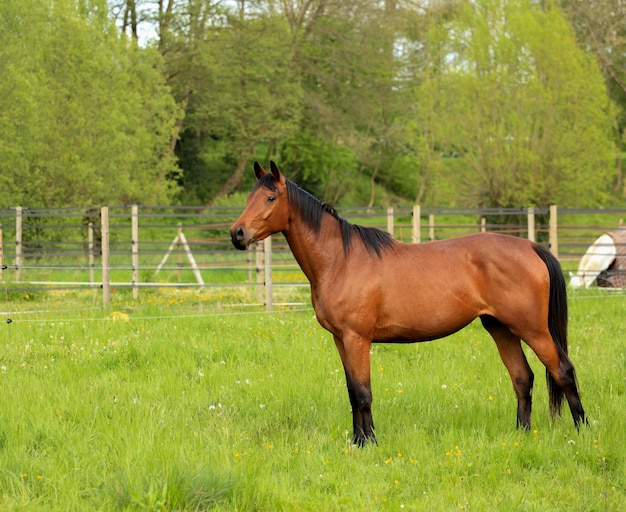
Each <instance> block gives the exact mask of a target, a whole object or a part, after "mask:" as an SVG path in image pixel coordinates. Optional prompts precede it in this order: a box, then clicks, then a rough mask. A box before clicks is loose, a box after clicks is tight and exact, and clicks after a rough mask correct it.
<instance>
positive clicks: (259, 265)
mask: <svg viewBox="0 0 626 512" xmlns="http://www.w3.org/2000/svg"><path fill="white" fill-rule="evenodd" d="M255 245H256V254H255V263H256V284H257V287H256V300H257V302H262V301H263V289H262V285H263V282H264V279H263V273H262V270H263V247H262V246H261V244H260V243H258V242H257V243H256V244H255Z"/></svg>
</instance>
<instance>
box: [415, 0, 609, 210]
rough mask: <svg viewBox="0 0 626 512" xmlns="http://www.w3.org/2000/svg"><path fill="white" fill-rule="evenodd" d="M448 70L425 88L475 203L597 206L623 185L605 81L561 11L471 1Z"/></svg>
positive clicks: (423, 99) (446, 57) (444, 61)
mask: <svg viewBox="0 0 626 512" xmlns="http://www.w3.org/2000/svg"><path fill="white" fill-rule="evenodd" d="M440 51H441V52H442V54H440V58H439V59H438V62H439V69H437V70H436V73H434V74H433V76H432V78H431V79H429V80H428V81H426V82H424V83H423V84H421V85H420V87H418V89H417V90H416V95H417V96H416V97H417V99H418V101H419V102H420V104H422V105H423V104H425V103H430V105H431V107H430V108H432V109H433V110H434V111H436V112H437V113H438V116H437V117H430V119H429V120H430V122H431V123H432V132H433V133H435V134H436V139H437V140H438V149H439V151H440V153H441V154H442V155H449V154H451V153H453V152H454V153H456V154H458V155H460V156H461V158H459V159H457V162H458V163H456V164H455V166H456V169H457V171H458V172H459V175H460V176H459V177H458V180H459V184H460V186H461V188H460V189H461V190H463V191H464V193H465V201H466V202H467V203H468V204H473V205H475V204H478V205H480V206H485V207H487V206H489V207H492V206H497V207H511V206H519V205H536V206H547V205H548V204H551V203H558V204H560V205H564V206H593V205H598V204H602V203H603V202H604V201H605V200H606V193H605V190H606V189H607V186H608V184H609V183H610V181H611V180H612V178H613V169H612V166H611V164H610V161H611V159H612V157H613V156H614V154H615V146H614V144H613V143H612V137H611V129H612V112H611V102H610V100H609V98H608V96H607V94H606V89H605V87H604V84H603V82H602V78H601V74H600V72H599V69H598V67H597V65H596V63H595V61H594V60H593V59H592V58H590V56H589V55H587V54H585V53H584V52H583V51H581V50H580V49H579V48H578V47H577V45H576V41H575V38H574V35H573V33H572V30H571V28H570V27H569V25H568V23H567V22H566V21H565V20H564V18H563V16H562V14H561V13H560V11H559V10H558V9H556V8H554V7H553V6H551V5H548V6H547V7H545V8H542V7H541V6H539V5H537V4H529V3H528V2H525V1H522V0H478V1H474V2H471V3H470V2H468V3H467V4H465V6H464V8H463V9H462V10H461V11H460V16H459V17H456V18H455V19H454V20H452V21H450V22H449V24H448V26H447V37H446V41H445V44H443V45H440Z"/></svg>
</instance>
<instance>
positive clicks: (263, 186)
mask: <svg viewBox="0 0 626 512" xmlns="http://www.w3.org/2000/svg"><path fill="white" fill-rule="evenodd" d="M270 171H271V172H269V173H266V172H265V169H263V167H261V165H260V164H259V162H255V163H254V173H255V174H256V177H257V183H256V185H255V186H254V188H253V189H252V192H251V193H250V195H249V196H248V204H247V206H246V209H245V210H244V211H243V213H242V214H241V216H240V217H239V218H238V219H237V221H236V222H235V223H234V224H233V225H232V227H231V228H230V239H231V241H232V242H233V245H234V246H235V247H236V248H237V249H242V250H243V249H246V248H247V247H248V246H249V245H250V244H251V243H253V242H258V241H259V240H263V239H264V238H267V237H268V236H270V235H271V234H273V233H278V232H279V231H283V230H284V229H285V228H286V227H287V221H288V220H289V204H288V202H289V200H288V197H287V182H286V180H285V177H284V176H283V174H282V173H281V172H280V170H279V169H278V167H277V166H276V164H275V163H274V162H270Z"/></svg>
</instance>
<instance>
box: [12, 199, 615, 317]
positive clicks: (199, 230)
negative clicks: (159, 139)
mask: <svg viewBox="0 0 626 512" xmlns="http://www.w3.org/2000/svg"><path fill="white" fill-rule="evenodd" d="M242 210H243V207H211V208H200V207H163V206H139V205H121V206H108V207H82V208H78V207H77V208H56V209H31V208H21V207H15V208H6V209H0V268H1V270H0V278H1V282H2V284H3V286H4V289H5V290H4V291H5V293H6V294H7V296H8V295H10V294H11V295H12V294H22V295H23V294H35V293H41V292H44V293H45V292H50V291H59V290H63V291H70V290H93V291H94V293H97V294H101V295H102V303H103V304H104V305H105V306H107V305H108V304H109V303H110V301H111V295H112V294H119V293H128V294H131V295H132V297H133V298H137V297H138V296H139V294H140V293H143V291H145V290H156V289H163V288H169V289H176V290H180V289H190V290H194V289H197V290H204V291H205V292H206V291H207V290H213V297H218V298H219V297H220V296H222V299H223V300H224V301H229V304H231V305H233V306H240V307H247V306H264V307H265V309H266V310H271V309H272V308H273V307H275V306H280V305H283V306H284V305H290V306H299V305H302V304H308V283H307V281H306V279H305V277H304V275H303V274H302V272H301V271H300V269H299V267H298V265H297V263H296V262H295V260H294V259H293V256H292V255H291V252H290V251H289V248H288V246H287V245H286V242H285V240H284V238H283V237H282V236H281V235H276V236H273V237H271V239H269V240H267V241H265V242H263V243H259V244H257V245H256V246H255V247H252V248H251V249H250V250H248V251H237V250H236V249H234V247H233V246H232V244H231V243H230V238H229V227H230V226H231V224H232V223H233V222H234V221H235V219H236V218H237V217H238V216H239V214H240V213H241V211H242ZM338 211H339V213H340V214H341V215H342V216H343V217H345V218H346V219H348V220H349V221H350V222H353V223H355V224H362V225H367V226H374V227H378V228H381V229H383V230H386V231H389V232H391V233H392V234H393V235H394V237H395V238H396V239H398V240H401V241H404V242H419V243H424V242H428V241H431V240H438V239H444V238H450V237H454V236H460V235H464V234H469V233H473V232H477V231H497V232H502V233H507V234H511V235H514V236H520V237H524V238H529V239H531V240H536V241H538V242H540V243H543V244H545V245H547V246H548V247H549V248H550V250H551V251H552V252H553V253H554V254H555V255H557V257H558V258H559V260H560V261H561V264H562V266H563V268H564V270H565V271H574V270H576V268H577V266H578V262H579V261H580V259H581V257H582V256H583V254H584V253H585V251H586V250H587V248H588V247H589V246H590V244H592V243H593V242H594V240H596V239H597V237H599V236H600V235H602V234H603V233H606V232H608V231H613V230H615V229H617V228H619V227H621V225H622V223H623V218H624V217H625V216H626V210H624V209H613V210H608V209H607V210H584V209H577V210H574V209H558V208H557V207H556V206H553V207H550V208H507V209H504V208H498V209H495V208H494V209H469V208H420V207H419V206H413V207H394V208H343V209H342V208H339V209H338Z"/></svg>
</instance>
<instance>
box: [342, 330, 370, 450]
mask: <svg viewBox="0 0 626 512" xmlns="http://www.w3.org/2000/svg"><path fill="white" fill-rule="evenodd" d="M335 344H336V345H337V350H338V351H339V355H340V357H341V362H342V363H343V368H344V370H345V372H346V384H347V386H348V396H349V397H350V405H351V406H352V426H353V429H354V435H353V437H352V442H353V443H354V444H356V445H357V446H364V445H365V444H366V443H367V442H372V443H376V436H375V435H374V420H373V419H372V388H371V382H370V341H369V340H366V339H364V338H362V337H360V336H358V335H351V336H344V338H343V339H340V338H338V337H337V336H335Z"/></svg>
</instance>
